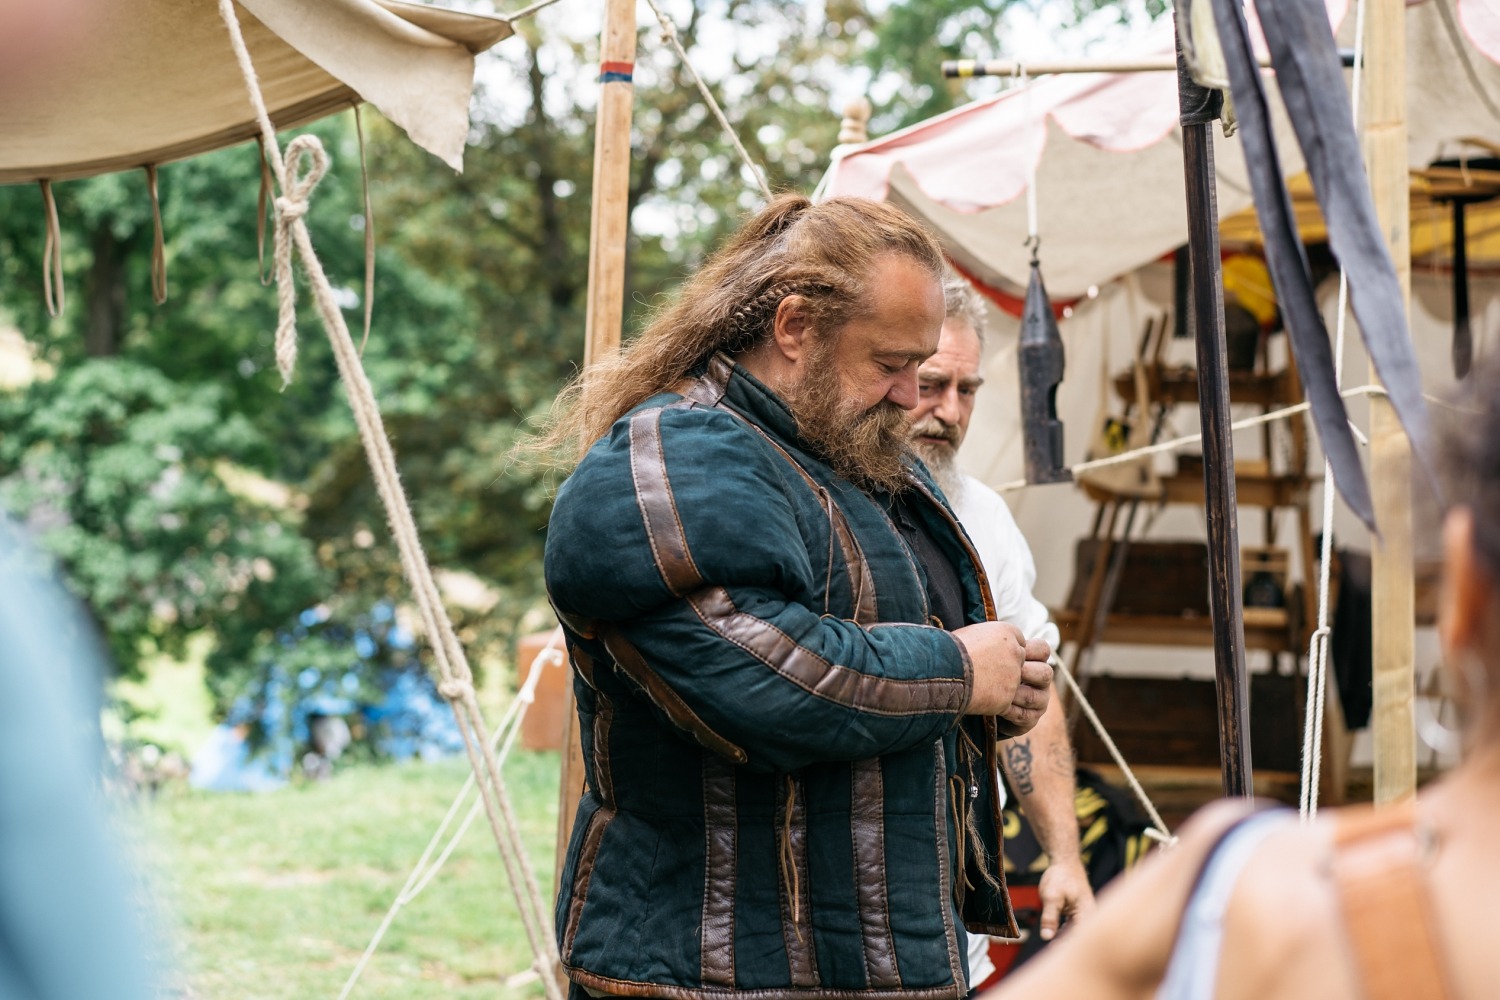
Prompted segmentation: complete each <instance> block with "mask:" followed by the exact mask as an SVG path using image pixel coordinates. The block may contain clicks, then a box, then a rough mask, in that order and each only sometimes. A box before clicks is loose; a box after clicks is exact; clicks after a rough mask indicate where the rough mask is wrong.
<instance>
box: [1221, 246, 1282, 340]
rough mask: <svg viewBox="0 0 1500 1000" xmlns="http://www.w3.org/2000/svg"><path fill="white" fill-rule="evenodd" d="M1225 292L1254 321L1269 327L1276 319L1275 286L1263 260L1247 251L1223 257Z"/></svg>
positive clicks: (1226, 296)
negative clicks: (1253, 318) (1247, 312)
mask: <svg viewBox="0 0 1500 1000" xmlns="http://www.w3.org/2000/svg"><path fill="white" fill-rule="evenodd" d="M1222 268H1223V272H1224V296H1225V298H1229V297H1231V296H1232V297H1233V299H1234V301H1236V302H1238V303H1239V304H1240V305H1241V306H1243V307H1244V308H1245V309H1246V310H1248V311H1249V313H1250V315H1252V316H1254V317H1255V319H1256V322H1258V323H1260V325H1261V326H1263V327H1268V326H1270V325H1271V324H1272V323H1274V322H1275V321H1276V289H1275V287H1274V286H1272V284H1271V272H1270V271H1268V270H1266V262H1265V261H1263V260H1261V259H1260V258H1259V257H1253V256H1251V255H1250V254H1244V253H1237V254H1233V255H1231V256H1229V257H1227V258H1225V260H1224V263H1223V265H1222Z"/></svg>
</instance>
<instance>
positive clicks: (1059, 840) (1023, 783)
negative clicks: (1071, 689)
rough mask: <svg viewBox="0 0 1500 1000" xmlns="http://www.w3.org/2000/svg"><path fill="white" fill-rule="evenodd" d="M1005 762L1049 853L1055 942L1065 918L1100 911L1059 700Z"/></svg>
mask: <svg viewBox="0 0 1500 1000" xmlns="http://www.w3.org/2000/svg"><path fill="white" fill-rule="evenodd" d="M1000 747H1001V759H1002V761H1003V763H1004V766H1005V773H1006V775H1007V776H1008V777H1009V778H1010V783H1011V787H1012V788H1014V789H1015V790H1016V795H1017V797H1018V798H1019V799H1020V804H1021V809H1022V811H1024V812H1025V813H1026V818H1027V819H1028V820H1029V821H1030V822H1031V828H1032V829H1033V830H1035V831H1036V837H1037V840H1038V842H1040V844H1041V846H1042V849H1043V850H1044V851H1046V852H1047V859H1048V863H1047V870H1046V872H1044V873H1043V874H1042V881H1041V886H1040V889H1041V897H1042V938H1043V940H1051V939H1052V937H1053V936H1054V935H1056V933H1057V928H1058V924H1059V923H1060V922H1061V919H1062V917H1064V916H1066V917H1068V918H1069V919H1073V918H1076V917H1079V916H1082V915H1084V914H1086V913H1088V912H1089V911H1090V910H1092V909H1093V908H1094V893H1093V890H1092V889H1090V888H1089V880H1088V874H1087V873H1086V872H1085V871H1084V868H1083V861H1082V859H1081V858H1080V857H1079V852H1078V820H1077V818H1076V816H1075V814H1074V811H1073V791H1074V783H1073V748H1072V746H1071V745H1070V744H1069V743H1068V730H1067V724H1066V721H1065V718H1064V713H1063V711H1062V707H1061V706H1060V705H1059V704H1058V703H1057V700H1056V699H1053V701H1052V702H1051V704H1049V705H1048V706H1047V712H1046V714H1045V715H1043V716H1042V719H1041V721H1040V722H1038V723H1037V724H1036V727H1035V728H1034V729H1032V730H1031V732H1029V733H1027V734H1026V735H1025V736H1020V737H1016V738H1014V739H1010V740H1006V741H1005V742H1003V743H1001V744H1000Z"/></svg>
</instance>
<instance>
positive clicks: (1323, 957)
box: [1218, 822, 1353, 1000]
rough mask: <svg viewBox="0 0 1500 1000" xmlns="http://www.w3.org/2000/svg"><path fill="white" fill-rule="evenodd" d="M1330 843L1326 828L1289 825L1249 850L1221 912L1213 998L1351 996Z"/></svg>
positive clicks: (1322, 824)
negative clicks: (1220, 944) (1225, 909)
mask: <svg viewBox="0 0 1500 1000" xmlns="http://www.w3.org/2000/svg"><path fill="white" fill-rule="evenodd" d="M1330 845H1331V834H1330V830H1329V828H1328V826H1327V824H1326V823H1317V824H1313V825H1311V826H1304V825H1302V824H1299V823H1296V822H1292V823H1288V824H1287V826H1286V827H1285V828H1284V829H1282V830H1278V831H1276V832H1274V833H1272V834H1271V835H1269V836H1268V837H1267V838H1266V839H1265V841H1264V842H1263V843H1261V844H1260V845H1259V847H1258V848H1257V849H1256V851H1255V853H1254V854H1253V855H1252V856H1251V858H1250V860H1249V862H1248V863H1247V864H1246V866H1245V869H1244V871H1243V872H1242V873H1241V875H1240V878H1239V880H1238V881H1237V882H1236V884H1235V889H1234V894H1233V896H1232V897H1231V899H1230V904H1229V909H1228V912H1227V913H1226V914H1225V922H1224V949H1223V953H1222V957H1221V961H1220V967H1219V984H1220V990H1219V993H1218V996H1220V997H1221V998H1224V1000H1239V998H1246V1000H1249V998H1252V997H1265V996H1276V997H1288V998H1296V997H1319V998H1336V997H1343V996H1352V995H1353V994H1352V993H1351V992H1349V991H1350V989H1351V988H1352V984H1351V983H1350V982H1349V972H1348V970H1349V964H1348V961H1347V956H1346V954H1345V944H1344V938H1343V935H1342V934H1341V933H1340V930H1339V928H1340V927H1341V926H1342V924H1341V921H1340V917H1339V912H1338V907H1339V904H1338V897H1337V895H1336V894H1335V892H1334V888H1333V883H1332V881H1331V878H1330V873H1329V865H1328V859H1329V856H1330Z"/></svg>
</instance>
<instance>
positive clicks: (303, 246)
mask: <svg viewBox="0 0 1500 1000" xmlns="http://www.w3.org/2000/svg"><path fill="white" fill-rule="evenodd" d="M219 12H220V15H221V17H222V18H223V20H224V24H225V27H226V29H227V30H228V32H229V39H230V43H231V45H232V47H233V49H234V53H235V57H236V59H237V60H238V62H239V67H240V71H241V73H242V75H243V76H244V79H245V87H246V90H247V91H248V93H249V97H250V103H251V105H252V106H253V107H254V109H255V115H256V120H257V121H258V123H259V125H260V130H261V134H262V136H263V139H264V142H265V149H266V154H267V157H268V159H269V161H270V164H271V169H272V171H273V172H274V173H275V175H276V180H277V182H278V185H279V186H280V188H281V191H282V197H281V198H278V199H277V203H276V209H277V234H278V246H277V266H276V270H277V279H278V284H279V285H280V295H281V314H280V322H279V323H278V327H277V342H278V343H277V364H278V367H279V368H280V369H281V374H282V377H283V378H287V377H289V376H290V373H291V369H290V364H291V363H293V362H294V361H295V357H296V343H295V327H294V316H292V313H293V312H294V311H295V298H294V295H295V292H294V289H293V287H292V275H291V260H290V258H291V247H292V246H295V247H296V250H297V254H298V256H299V257H300V258H301V260H302V265H303V268H304V269H305V270H306V272H307V277H308V280H309V283H310V284H311V286H312V290H313V298H314V301H315V302H316V304H317V307H318V313H319V315H320V316H321V317H322V319H323V326H324V328H325V330H326V331H327V333H328V339H329V341H330V343H331V344H332V346H333V353H334V359H335V361H336V362H337V364H338V369H339V374H340V376H341V377H342V378H343V380H344V385H345V387H346V389H347V391H348V393H349V403H350V407H351V409H352V410H353V412H354V417H355V422H356V424H357V425H358V427H359V435H360V439H361V441H362V443H363V444H364V447H365V453H366V455H367V456H368V458H369V461H370V469H371V473H372V475H373V478H374V480H375V486H376V490H377V492H378V493H379V494H380V499H381V502H382V504H383V505H384V507H385V510H386V515H387V517H388V518H389V519H390V524H391V532H392V534H393V535H394V536H395V540H396V547H397V550H398V552H399V553H400V557H401V565H402V569H403V570H404V571H405V574H406V577H407V580H408V581H409V582H410V584H411V587H412V591H413V595H414V597H415V599H416V603H417V608H418V610H419V612H420V613H421V616H422V620H423V625H424V626H425V628H426V631H427V636H428V642H429V643H430V645H431V648H432V652H433V659H434V660H435V661H436V664H437V668H438V675H439V677H440V678H441V680H440V682H439V684H438V690H439V691H440V692H442V694H443V696H444V697H445V698H447V699H448V700H449V702H450V704H451V705H452V707H453V712H454V715H455V717H456V718H457V720H458V723H459V731H460V732H461V733H462V734H463V740H464V749H465V750H466V751H467V753H468V756H469V764H470V766H471V767H472V768H473V770H474V773H475V775H476V778H477V779H478V780H477V782H476V783H477V784H478V786H479V791H480V797H481V799H482V800H483V802H484V806H485V813H486V815H487V816H488V818H489V822H490V828H491V830H492V831H493V833H494V835H495V843H496V846H497V847H498V848H499V851H500V857H501V860H502V862H503V863H504V865H505V869H506V874H507V875H508V876H509V878H510V882H511V888H512V890H513V891H514V893H515V895H516V902H517V905H518V909H519V911H520V915H521V922H522V924H523V925H524V927H525V929H526V935H527V938H528V940H529V942H530V945H531V949H532V953H533V955H534V957H535V958H534V960H535V967H536V971H537V973H538V974H539V976H540V978H541V980H542V986H543V989H544V990H545V992H546V995H547V997H548V1000H562V993H561V990H560V988H559V986H558V982H557V977H556V975H555V972H554V970H555V968H556V966H557V964H558V961H559V960H558V955H557V946H556V943H555V941H553V939H552V936H551V934H550V933H548V932H547V924H548V916H549V914H548V913H547V909H546V907H545V906H544V905H543V903H542V901H541V893H540V890H539V889H538V887H537V880H536V873H535V871H534V870H533V868H532V866H531V861H530V859H529V858H528V856H527V854H526V851H525V847H524V845H523V844H522V842H521V837H520V831H519V828H518V825H517V823H516V818H515V811H514V809H513V808H512V807H511V804H510V797H509V795H508V794H507V793H506V790H505V782H504V778H503V776H502V775H501V773H500V767H499V762H498V761H497V760H496V757H495V751H494V748H493V747H492V746H491V741H490V737H489V733H488V731H487V730H486V727H485V723H484V717H483V714H482V713H481V712H480V709H479V702H478V699H477V697H476V696H475V692H474V679H473V672H472V671H471V670H470V669H469V664H468V659H467V657H466V656H465V655H464V651H463V647H462V645H460V643H459V641H458V637H457V635H456V634H455V633H454V630H453V623H452V622H451V621H450V620H449V619H448V615H447V612H446V610H445V609H444V608H443V603H442V599H441V596H440V595H439V593H438V589H437V583H436V581H435V580H434V579H433V576H432V568H431V566H429V565H428V563H427V558H426V555H425V554H424V553H423V551H422V545H421V540H420V538H419V536H418V533H417V528H416V522H415V520H414V519H413V517H412V513H411V507H410V505H409V504H408V502H407V499H406V494H405V493H404V492H403V491H402V489H401V484H400V476H399V473H398V471H397V468H396V460H395V455H394V453H393V451H392V449H391V443H390V439H389V437H388V436H387V435H386V433H385V427H384V424H383V423H382V421H381V418H380V410H379V407H378V405H377V404H376V402H375V393H374V390H373V389H372V388H371V386H370V381H369V379H368V377H367V376H366V375H365V372H364V368H363V367H362V366H361V364H360V360H359V352H358V349H357V348H356V347H355V344H354V340H353V338H352V337H351V336H350V335H349V328H348V325H347V324H346V323H345V321H344V317H343V313H342V312H341V311H340V310H339V307H338V304H337V303H336V302H335V301H334V297H333V289H332V287H331V286H330V285H329V283H328V277H327V275H326V274H325V273H324V271H323V266H322V263H321V262H320V261H319V259H318V256H317V253H316V252H315V251H314V250H313V245H312V237H311V235H310V234H309V233H308V229H307V224H306V221H305V219H304V218H303V217H302V216H303V215H304V214H305V213H306V199H307V196H308V195H309V194H310V193H311V191H312V188H313V187H314V186H315V185H316V184H317V180H318V179H319V178H321V176H322V173H323V171H324V170H325V169H326V160H327V155H326V153H324V152H323V150H322V144H321V143H320V142H319V141H318V139H317V137H315V136H307V135H304V136H299V137H298V138H297V139H295V140H293V141H292V143H291V144H290V146H289V148H288V153H289V154H290V155H289V160H290V162H283V159H282V154H281V147H280V145H279V144H278V143H277V140H276V131H275V127H274V126H273V125H272V124H271V117H270V114H269V112H268V111H267V110H266V105H265V100H264V98H263V97H262V95H261V92H260V85H259V83H258V82H257V79H256V75H255V67H254V65H253V63H252V62H251V60H250V53H249V50H248V49H247V48H246V46H245V40H244V36H243V34H242V33H241V31H240V24H239V18H238V16H237V15H236V14H235V11H234V4H233V2H232V0H219ZM304 157H308V158H309V160H310V162H309V164H308V169H307V171H306V172H305V173H302V174H300V175H298V174H296V173H295V171H296V170H297V169H299V168H300V167H301V165H302V160H303V158H304Z"/></svg>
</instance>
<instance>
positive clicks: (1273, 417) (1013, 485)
mask: <svg viewBox="0 0 1500 1000" xmlns="http://www.w3.org/2000/svg"><path fill="white" fill-rule="evenodd" d="M1385 394H1386V392H1385V387H1384V386H1379V385H1360V386H1355V387H1354V388H1353V389H1345V390H1343V392H1341V393H1340V395H1342V396H1343V397H1344V398H1345V399H1349V398H1351V397H1353V396H1384V395H1385ZM1307 410H1308V404H1307V403H1296V404H1294V405H1292V406H1288V407H1286V408H1285V409H1281V410H1272V411H1271V412H1270V413H1258V414H1256V415H1255V416H1253V417H1246V418H1245V419H1244V420H1236V421H1235V422H1234V423H1232V424H1230V425H1229V429H1230V430H1231V431H1242V430H1246V429H1248V428H1251V427H1259V426H1260V425H1261V424H1269V423H1275V422H1276V421H1278V420H1287V419H1289V418H1291V417H1295V416H1296V415H1297V414H1299V413H1306V412H1307ZM1202 440H1203V435H1202V434H1187V435H1184V436H1183V437H1179V438H1173V439H1172V440H1170V441H1159V442H1157V443H1156V444H1152V445H1147V446H1145V447H1144V448H1132V449H1131V450H1130V451H1122V452H1120V453H1119V454H1118V455H1109V456H1106V457H1105V458H1095V459H1090V460H1089V461H1087V462H1079V463H1078V464H1077V465H1070V466H1068V469H1067V471H1068V472H1070V473H1072V474H1073V476H1075V477H1076V476H1077V475H1078V473H1080V472H1088V471H1090V470H1092V469H1102V468H1105V467H1106V466H1110V465H1123V464H1125V463H1127V462H1136V461H1139V460H1140V459H1142V458H1144V457H1146V456H1147V455H1161V454H1164V453H1166V452H1171V451H1177V450H1179V449H1181V448H1186V447H1187V446H1188V445H1190V444H1197V443H1198V442H1200V441H1202ZM1064 481H1066V480H1064ZM1031 485H1033V484H1031V483H1029V482H1027V481H1026V480H1024V479H1013V480H1011V481H1010V482H1008V483H1001V484H1000V485H999V486H996V487H993V489H994V490H995V492H996V493H1015V492H1016V491H1017V490H1023V489H1025V488H1026V487H1028V486H1031Z"/></svg>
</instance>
